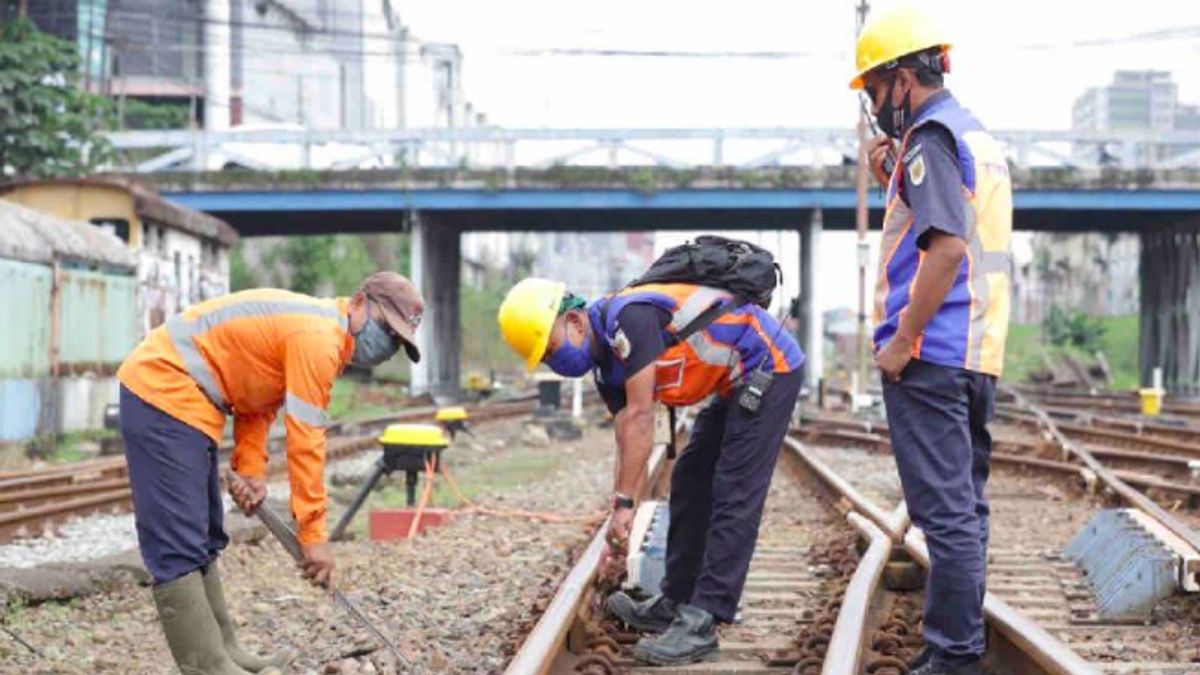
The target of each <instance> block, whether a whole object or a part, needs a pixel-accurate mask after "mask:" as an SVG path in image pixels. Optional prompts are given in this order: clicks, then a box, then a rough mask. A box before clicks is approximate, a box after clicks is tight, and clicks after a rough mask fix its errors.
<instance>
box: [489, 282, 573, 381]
mask: <svg viewBox="0 0 1200 675" xmlns="http://www.w3.org/2000/svg"><path fill="white" fill-rule="evenodd" d="M566 290H567V285H566V284H564V283H562V282H559V281H551V280H549V279H538V278H536V277H529V278H528V279H522V280H521V281H519V282H518V283H517V285H516V286H513V287H512V288H511V289H510V290H509V291H508V295H506V296H504V302H502V303H500V311H499V312H498V313H497V315H496V318H497V319H498V320H499V321H500V333H501V334H502V335H504V341H505V342H507V343H508V346H509V347H512V348H513V351H515V352H516V353H517V355H518V356H520V357H521V358H522V359H525V367H526V368H528V369H529V370H533V369H534V368H537V365H538V363H541V361H542V356H543V355H545V353H546V343H547V342H549V341H550V329H551V328H553V327H554V319H555V318H556V317H557V316H558V308H559V307H560V306H561V305H562V299H563V293H564V292H565V291H566Z"/></svg>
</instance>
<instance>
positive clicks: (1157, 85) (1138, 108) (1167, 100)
mask: <svg viewBox="0 0 1200 675" xmlns="http://www.w3.org/2000/svg"><path fill="white" fill-rule="evenodd" d="M1071 128H1072V129H1074V130H1076V131H1097V132H1106V131H1148V132H1159V133H1164V132H1171V131H1185V130H1193V131H1194V130H1200V109H1197V106H1194V105H1181V104H1180V103H1179V86H1178V85H1177V84H1175V80H1174V79H1173V78H1172V76H1171V73H1170V72H1169V71H1165V70H1118V71H1117V72H1116V73H1114V74H1113V80H1112V83H1111V84H1108V85H1105V86H1103V87H1091V88H1090V89H1088V90H1087V91H1085V92H1084V93H1083V94H1082V95H1081V96H1080V97H1079V98H1077V99H1075V105H1074V106H1073V108H1072V110H1071ZM1188 149H1189V148H1181V147H1170V146H1158V147H1155V146H1151V145H1145V146H1141V147H1139V149H1138V156H1137V157H1135V158H1132V159H1133V160H1134V161H1135V162H1136V163H1138V164H1141V165H1146V164H1152V163H1155V162H1159V161H1162V160H1165V159H1169V158H1170V157H1171V156H1172V155H1173V154H1176V153H1179V152H1185V151H1187V150H1188ZM1075 153H1076V154H1077V155H1078V154H1092V153H1099V154H1100V156H1101V157H1100V159H1101V161H1105V160H1106V159H1107V160H1110V161H1114V162H1115V161H1116V159H1117V158H1116V157H1111V156H1108V157H1106V151H1105V150H1103V149H1099V148H1096V147H1094V146H1088V147H1080V148H1076V150H1075Z"/></svg>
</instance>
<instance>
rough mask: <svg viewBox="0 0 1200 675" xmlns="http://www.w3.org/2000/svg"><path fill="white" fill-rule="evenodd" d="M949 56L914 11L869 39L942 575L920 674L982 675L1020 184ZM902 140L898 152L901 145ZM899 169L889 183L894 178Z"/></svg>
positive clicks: (899, 323)
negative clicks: (990, 498)
mask: <svg viewBox="0 0 1200 675" xmlns="http://www.w3.org/2000/svg"><path fill="white" fill-rule="evenodd" d="M949 49H950V46H949V44H948V43H947V42H946V40H945V39H944V37H943V36H942V35H941V34H940V33H938V32H937V31H936V30H935V29H934V28H933V27H932V25H931V24H930V22H929V21H928V20H927V19H926V18H925V17H923V16H921V15H920V14H919V13H918V12H916V11H914V10H912V9H909V8H900V9H898V10H894V11H892V12H890V13H885V14H880V15H878V16H877V17H876V18H875V19H874V20H872V21H869V22H868V23H867V24H866V25H865V26H864V27H863V30H862V33H861V34H860V35H859V39H858V46H857V50H856V51H857V54H856V56H857V66H858V73H857V75H856V76H855V78H854V80H853V82H852V83H851V87H852V88H854V89H862V90H864V91H865V92H866V94H867V96H868V97H869V98H870V101H871V110H872V112H873V113H874V115H875V116H876V118H877V119H878V121H879V126H880V128H881V129H882V130H883V132H884V133H885V134H886V135H885V136H880V137H879V138H877V139H875V140H874V142H873V143H872V146H871V148H870V159H871V168H872V171H873V173H874V174H875V177H876V178H877V179H878V180H879V181H880V183H881V184H883V185H885V186H886V187H887V194H888V201H887V211H886V215H885V216H884V223H883V243H882V247H881V250H882V259H881V260H880V263H879V276H878V281H877V285H876V292H875V312H874V313H875V317H874V318H875V363H876V365H877V366H878V367H879V369H880V371H882V372H881V376H882V380H883V398H884V403H885V405H886V406H887V413H888V424H889V427H890V430H891V437H892V447H893V451H894V454H895V457H896V465H897V468H898V469H899V472H900V480H901V483H902V485H903V489H904V499H905V501H906V502H907V504H908V511H909V513H910V514H911V516H912V520H913V523H914V524H915V525H917V526H918V527H920V528H921V529H922V530H923V531H924V532H925V538H926V541H927V543H928V545H929V557H930V570H929V579H928V582H927V587H926V598H925V617H924V626H925V636H924V637H925V644H926V649H925V651H923V652H922V654H921V655H920V656H919V657H918V658H917V661H916V663H914V664H913V665H914V667H915V670H913V671H912V672H913V673H915V674H919V675H935V674H936V675H974V674H976V673H980V674H981V673H983V666H982V663H981V660H982V656H983V653H984V624H983V598H984V592H985V584H986V572H987V542H988V503H987V499H986V498H985V496H984V485H985V484H986V483H987V478H988V464H989V461H990V458H991V449H992V439H991V435H990V434H989V432H988V428H987V424H988V422H990V421H991V418H992V408H993V402H994V397H995V390H996V379H997V378H998V377H999V376H1000V370H1001V367H1002V365H1003V362H1004V342H1005V339H1006V337H1007V334H1008V315H1009V302H1010V300H1009V298H1010V284H1011V281H1010V279H1011V267H1012V262H1011V256H1010V239H1011V237H1012V185H1011V182H1010V179H1009V173H1008V164H1007V162H1006V160H1005V158H1004V154H1003V152H1002V151H1001V148H1000V146H999V144H998V143H997V142H996V140H995V139H994V138H993V137H992V136H991V135H989V134H988V133H987V131H986V130H984V128H983V126H982V125H980V123H979V122H978V121H977V120H976V119H975V117H973V116H972V115H971V114H970V113H969V112H967V110H966V109H965V108H964V107H963V106H962V105H961V104H959V102H958V101H957V100H956V99H955V98H954V96H952V95H951V94H950V92H949V91H947V90H945V89H943V88H942V81H943V75H944V74H945V73H947V72H948V71H949V59H948V51H949ZM893 139H895V140H896V141H899V145H898V146H897V145H896V142H895V141H894V140H893ZM892 162H894V165H895V166H894V168H893V169H892V170H891V172H890V175H889V174H888V172H887V170H886V169H885V166H886V165H887V164H889V163H892Z"/></svg>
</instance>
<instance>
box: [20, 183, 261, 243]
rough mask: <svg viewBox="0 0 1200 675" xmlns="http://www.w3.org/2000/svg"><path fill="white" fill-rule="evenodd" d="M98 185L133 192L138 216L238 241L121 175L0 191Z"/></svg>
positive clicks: (222, 226) (215, 223) (199, 214)
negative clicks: (45, 186)
mask: <svg viewBox="0 0 1200 675" xmlns="http://www.w3.org/2000/svg"><path fill="white" fill-rule="evenodd" d="M55 184H58V185H98V186H102V187H115V188H120V189H122V190H125V191H127V192H129V194H131V195H132V196H133V208H134V211H135V212H136V213H137V215H138V217H139V218H143V219H149V220H153V221H155V222H156V223H159V224H161V225H165V226H167V227H173V228H177V229H180V230H183V231H184V232H188V233H190V234H194V235H196V236H198V237H206V238H208V239H216V240H217V241H218V242H220V243H221V244H222V245H224V246H233V245H234V243H236V242H237V238H238V235H237V230H234V229H233V227H232V226H231V225H230V224H229V223H227V222H225V221H223V220H221V219H220V218H217V217H215V216H210V215H209V214H207V213H204V212H203V211H195V210H193V209H189V208H187V207H186V206H183V205H182V204H176V203H175V202H173V201H170V200H168V199H163V198H162V197H161V196H159V194H158V193H157V192H155V191H154V190H153V189H151V188H150V187H149V186H147V185H145V184H143V183H139V182H138V181H136V180H134V179H132V178H129V177H128V176H121V175H103V176H88V177H86V178H31V179H26V180H19V181H14V182H10V183H6V184H4V185H0V194H3V193H5V192H8V191H10V190H12V189H14V188H17V187H20V186H24V185H55Z"/></svg>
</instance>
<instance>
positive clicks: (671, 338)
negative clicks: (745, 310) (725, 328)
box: [665, 295, 746, 349]
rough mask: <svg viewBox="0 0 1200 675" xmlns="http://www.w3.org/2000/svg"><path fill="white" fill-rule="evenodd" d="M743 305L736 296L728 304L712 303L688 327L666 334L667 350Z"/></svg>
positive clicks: (741, 300)
mask: <svg viewBox="0 0 1200 675" xmlns="http://www.w3.org/2000/svg"><path fill="white" fill-rule="evenodd" d="M744 304H746V303H745V301H743V299H742V298H741V297H740V296H736V295H735V296H733V300H732V301H730V302H724V303H723V302H720V301H718V302H714V303H713V304H712V305H710V306H709V308H708V309H706V310H704V311H703V312H701V313H700V316H697V317H696V318H694V319H692V320H691V321H690V322H689V323H688V325H686V326H684V327H683V328H681V329H679V331H678V332H676V333H673V334H672V333H668V334H667V336H666V338H665V341H666V343H667V348H668V349H669V348H671V347H674V346H675V345H677V344H679V343H680V342H683V341H684V340H687V339H688V338H690V337H692V336H693V335H695V334H696V333H699V332H700V331H702V330H704V329H705V328H707V327H708V325H709V324H710V323H712V322H714V321H716V320H717V319H719V318H721V317H723V316H725V315H726V314H728V313H729V312H732V311H733V310H734V309H736V308H738V307H741V306H742V305H744Z"/></svg>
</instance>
